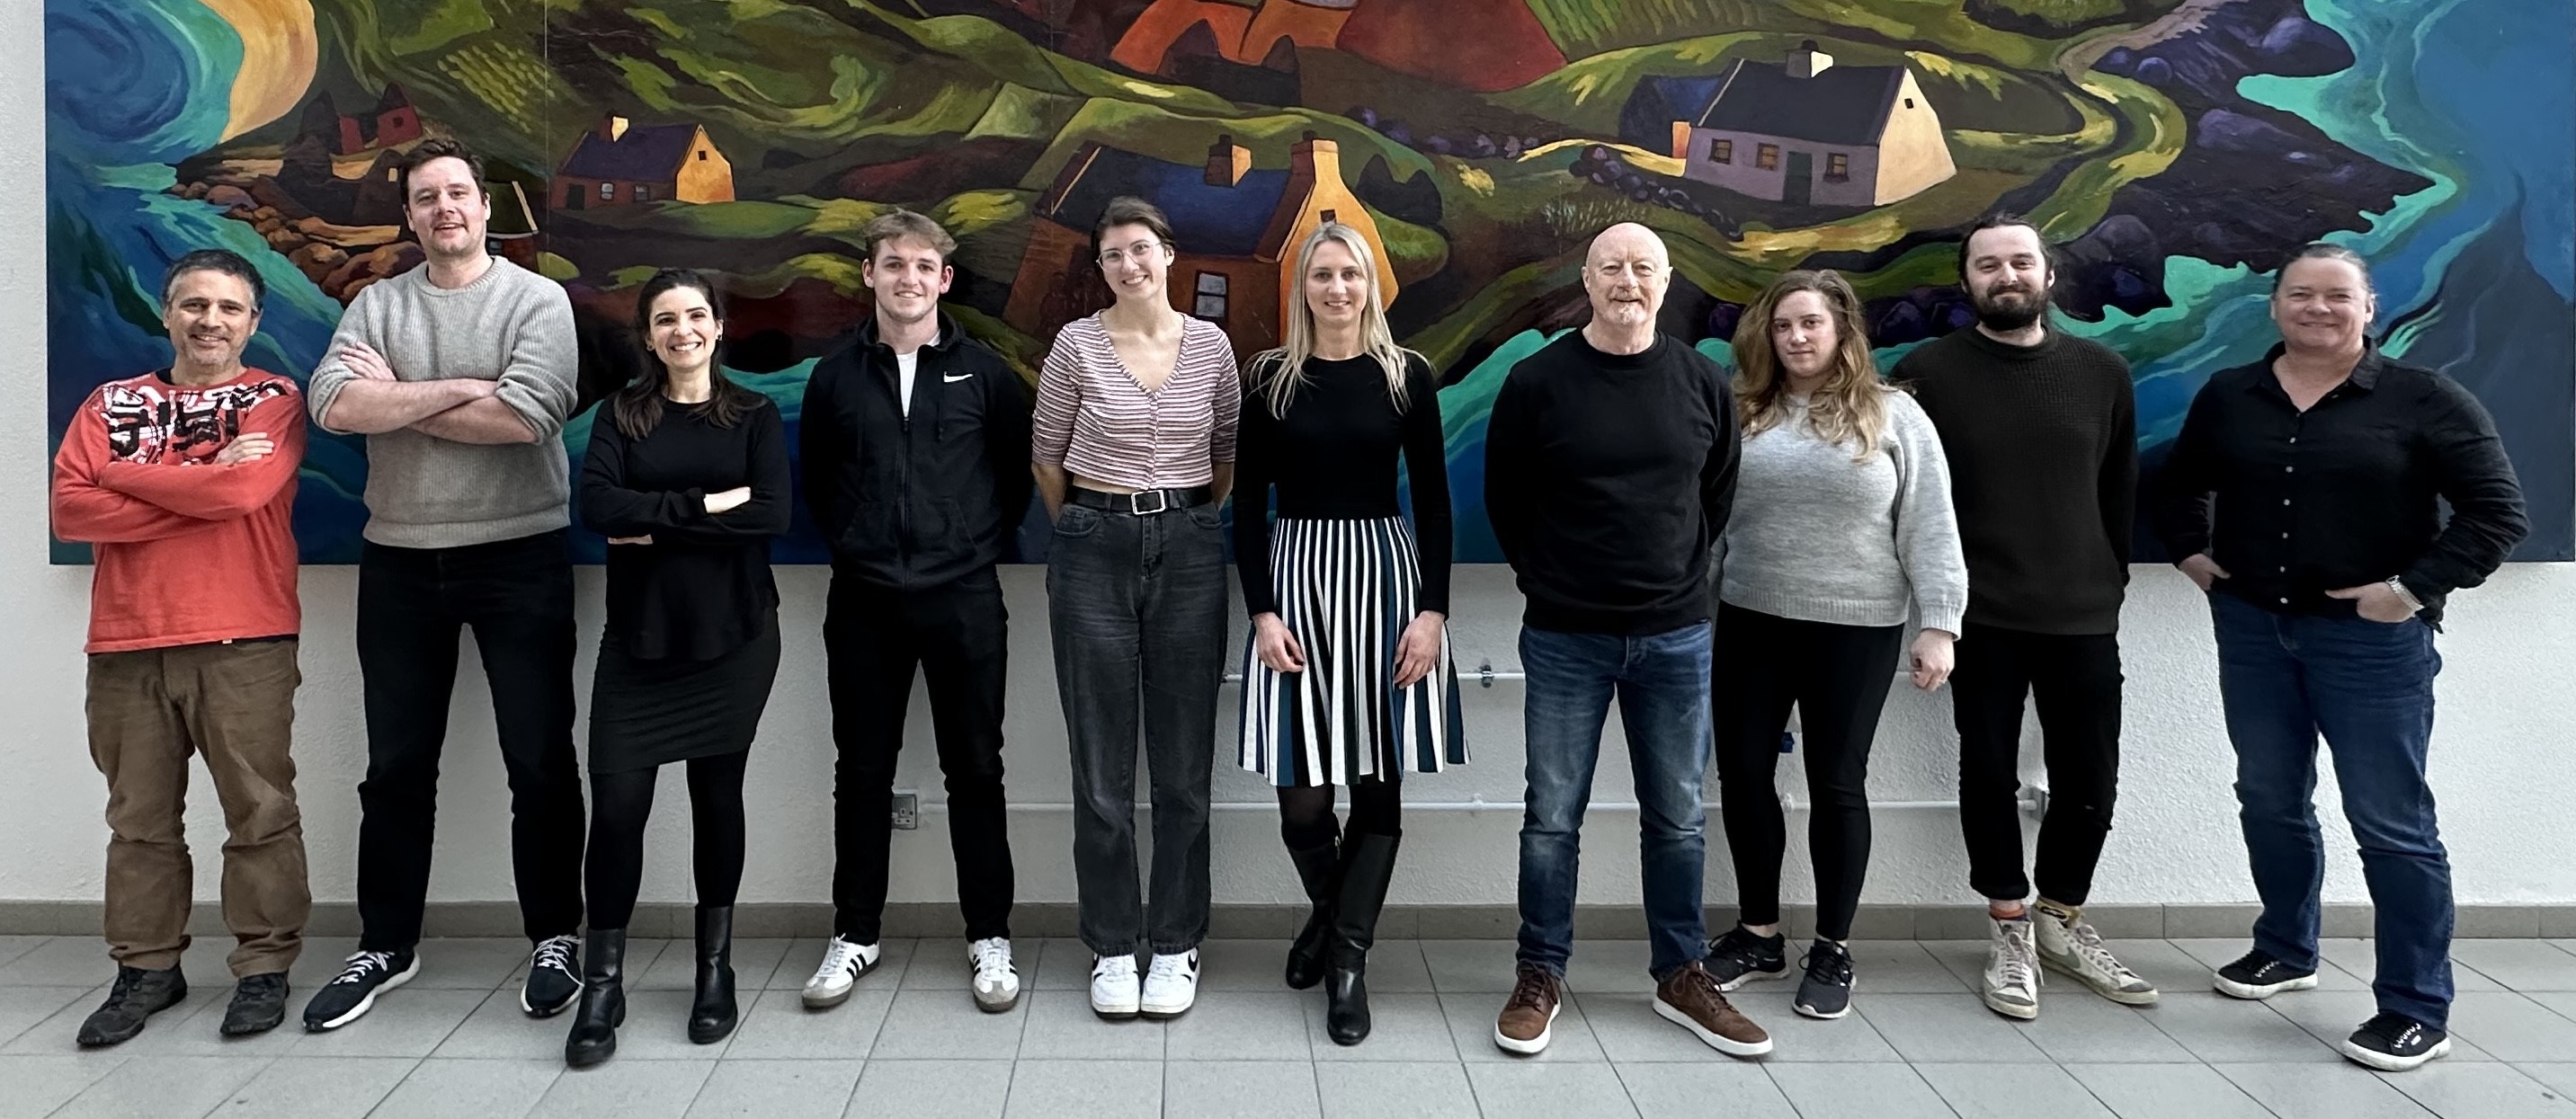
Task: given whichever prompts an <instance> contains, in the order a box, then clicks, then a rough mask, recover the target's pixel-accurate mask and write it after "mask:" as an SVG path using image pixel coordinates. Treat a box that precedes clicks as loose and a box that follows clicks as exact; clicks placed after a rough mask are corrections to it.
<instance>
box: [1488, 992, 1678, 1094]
mask: <svg viewBox="0 0 2576 1119" xmlns="http://www.w3.org/2000/svg"><path fill="white" fill-rule="evenodd" d="M1557 1007H1558V1009H1557V1012H1556V1023H1555V1025H1554V1026H1553V1027H1552V1028H1551V1030H1550V1031H1549V1037H1548V1043H1547V1048H1546V1049H1544V1050H1541V1051H1540V1052H1539V1053H1538V1054H1537V1055H1536V1056H1528V1057H1525V1056H1522V1055H1520V1054H1517V1053H1506V1052H1503V1051H1502V1049H1501V1048H1499V1047H1497V1046H1496V1045H1495V1044H1494V1017H1495V1015H1497V1014H1500V1013H1501V1012H1502V1009H1503V996H1501V995H1499V994H1465V995H1442V996H1440V1012H1441V1013H1442V1014H1444V1015H1447V1016H1448V1018H1449V1037H1450V1040H1451V1042H1452V1043H1454V1044H1455V1045H1457V1047H1458V1059H1460V1060H1462V1061H1465V1062H1467V1063H1469V1064H1480V1063H1485V1062H1491V1061H1516V1062H1518V1061H1533V1062H1539V1063H1545V1064H1559V1063H1578V1064H1579V1063H1595V1064H1597V1063H1599V1062H1602V1061H1606V1060H1608V1059H1609V1058H1608V1057H1607V1056H1605V1055H1604V1054H1603V1053H1602V1052H1601V1042H1600V1041H1599V1040H1597V1039H1595V1038H1594V1037H1593V1036H1592V1025H1591V1023H1590V1022H1588V1021H1586V1017H1587V1016H1586V1015H1585V1014H1584V1013H1583V1007H1582V1004H1581V1003H1579V1002H1576V1001H1575V1000H1572V999H1567V1000H1564V1001H1562V1002H1559V1003H1558V1004H1557ZM1612 1009H1613V1010H1614V1011H1616V1012H1618V1013H1627V1010H1625V1009H1622V1008H1616V1007H1614V1008H1612ZM1674 1028H1675V1029H1679V1028H1680V1027H1678V1026H1676V1027H1674ZM1479 1098H1481V1095H1480V1097H1479Z"/></svg>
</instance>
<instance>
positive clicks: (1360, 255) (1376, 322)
mask: <svg viewBox="0 0 2576 1119" xmlns="http://www.w3.org/2000/svg"><path fill="white" fill-rule="evenodd" d="M1328 241H1330V242H1337V243H1339V244H1340V245H1341V246H1342V247H1343V248H1344V249H1347V250H1349V251H1350V254H1351V259H1352V260H1355V261H1357V262H1359V267H1360V274H1361V275H1364V276H1367V277H1368V299H1367V300H1365V301H1363V302H1362V303H1361V304H1360V352H1361V353H1363V354H1366V355H1368V356H1369V357H1373V358H1376V359H1377V363H1378V365H1379V366H1380V367H1382V368H1384V369H1385V370H1386V395H1387V398H1388V399H1389V400H1392V401H1394V402H1395V407H1396V410H1397V411H1399V412H1400V411H1403V410H1404V407H1405V399H1404V397H1405V393H1404V369H1405V362H1406V359H1408V358H1419V357H1420V356H1421V355H1419V354H1416V353H1414V352H1413V351H1411V350H1408V349H1405V348H1404V347H1402V346H1398V345H1396V344H1395V332H1394V331H1392V330H1390V329H1388V327H1387V325H1386V299H1385V297H1384V295H1383V294H1382V293H1381V292H1380V291H1379V289H1378V284H1377V257H1376V254H1374V253H1372V252H1371V251H1370V250H1369V243H1368V238H1366V237H1363V236H1361V235H1360V231H1359V230H1356V229H1353V228H1351V227H1350V226H1347V225H1343V224H1342V223H1340V222H1325V223H1324V225H1323V227H1322V228H1320V229H1317V230H1316V231H1315V232H1314V233H1312V234H1309V235H1308V236H1307V238H1306V243H1305V244H1304V245H1302V246H1300V247H1299V248H1298V249H1297V289H1296V295H1295V296H1294V297H1293V298H1291V299H1289V300H1288V322H1287V329H1286V330H1285V331H1284V332H1283V333H1284V334H1285V335H1286V337H1285V338H1283V339H1281V344H1280V346H1279V348H1278V349H1275V350H1264V351H1262V352H1261V353H1259V354H1256V355H1254V356H1253V359H1252V361H1251V362H1250V363H1248V364H1247V365H1246V366H1245V367H1244V368H1245V379H1246V380H1247V381H1249V382H1250V383H1251V386H1252V391H1254V392H1255V393H1258V394H1260V395H1261V396H1262V397H1263V399H1264V400H1266V401H1267V402H1268V403H1269V405H1270V414H1271V415H1272V416H1274V417H1276V416H1286V415H1287V414H1288V404H1289V402H1290V401H1293V400H1295V399H1296V398H1297V388H1298V386H1300V385H1303V384H1305V383H1306V362H1307V361H1309V360H1311V359H1313V358H1314V356H1315V309H1314V308H1312V307H1309V306H1307V305H1306V274H1307V273H1308V272H1309V271H1311V270H1312V269H1313V268H1314V267H1315V251H1316V250H1318V249H1321V248H1323V247H1324V244H1325V242H1328Z"/></svg>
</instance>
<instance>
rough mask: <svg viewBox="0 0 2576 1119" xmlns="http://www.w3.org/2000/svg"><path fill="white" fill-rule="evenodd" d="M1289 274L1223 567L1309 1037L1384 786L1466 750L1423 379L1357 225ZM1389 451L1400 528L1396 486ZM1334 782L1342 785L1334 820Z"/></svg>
mask: <svg viewBox="0 0 2576 1119" xmlns="http://www.w3.org/2000/svg"><path fill="white" fill-rule="evenodd" d="M1297 273H1298V275H1299V277H1300V280H1299V286H1300V289H1301V297H1300V298H1297V299H1294V300H1291V301H1290V303H1289V307H1288V324H1287V326H1288V329H1287V338H1286V343H1287V344H1286V345H1283V346H1281V347H1280V348H1278V349H1275V350H1271V351H1268V352H1266V353H1263V354H1261V355H1260V356H1258V357H1255V358H1254V359H1253V360H1252V363H1251V366H1250V369H1249V371H1248V375H1247V377H1246V393H1245V397H1244V402H1243V427H1242V437H1241V442H1240V444H1239V450H1240V452H1241V454H1240V457H1239V459H1238V461H1237V465H1236V475H1235V478H1236V482H1237V484H1238V489H1237V490H1236V493H1237V495H1238V496H1237V498H1236V505H1235V513H1234V554H1235V564H1236V567H1237V569H1238V571H1239V573H1240V574H1241V576H1242V579H1243V600H1244V608H1245V609H1246V610H1247V611H1249V612H1250V613H1251V615H1252V635H1251V639H1250V641H1249V642H1248V643H1247V648H1246V649H1245V651H1244V666H1243V679H1244V685H1243V767H1244V768H1245V769H1249V770H1251V771H1253V772H1255V773H1259V774H1261V775H1263V776H1265V777H1268V778H1269V779H1270V781H1271V783H1272V784H1273V785H1276V786H1277V787H1278V789H1279V837H1280V839H1281V840H1282V841H1283V842H1285V843H1286V844H1287V846H1288V855H1289V858H1290V859H1291V860H1293V861H1294V862H1295V863H1296V865H1297V875H1298V877H1299V879H1301V880H1302V881H1303V882H1304V883H1305V887H1306V896H1307V897H1308V898H1310V899H1312V900H1313V902H1314V911H1313V913H1312V914H1311V915H1309V916H1308V918H1307V920H1306V927H1305V930H1304V931H1303V932H1300V933H1299V934H1298V935H1297V940H1296V942H1295V943H1294V944H1292V945H1291V946H1290V947H1289V950H1288V966H1287V981H1288V985H1289V986H1291V987H1296V988H1301V989H1302V988H1306V987H1312V986H1314V985H1315V984H1316V983H1317V982H1319V981H1323V982H1325V983H1326V988H1325V994H1326V997H1327V999H1328V1000H1329V1003H1330V1005H1329V1008H1328V1011H1327V1013H1326V1016H1325V1025H1326V1032H1327V1033H1329V1034H1331V1036H1332V1038H1333V1040H1334V1041H1335V1042H1338V1043H1340V1044H1343V1045H1356V1044H1359V1042H1360V1041H1361V1040H1362V1039H1364V1038H1366V1037H1367V1036H1368V1033H1369V1012H1368V990H1367V987H1366V984H1365V980H1364V978H1363V976H1364V973H1365V971H1366V963H1367V956H1368V949H1369V945H1370V944H1371V942H1372V941H1373V940H1374V939H1375V936H1376V930H1377V915H1378V909H1379V907H1380V906H1381V905H1382V904H1383V903H1384V902H1385V901H1386V889H1387V883H1388V880H1389V879H1390V878H1391V877H1392V876H1393V874H1394V872H1395V851H1396V846H1397V842H1398V840H1399V839H1400V838H1401V837H1402V835H1403V828H1402V827H1401V816H1400V805H1401V803H1402V797H1401V795H1400V793H1399V792H1398V784H1397V782H1398V781H1399V780H1400V779H1401V778H1402V776H1403V773H1404V771H1405V770H1407V769H1414V770H1419V771H1422V772H1425V773H1432V772H1438V771H1439V770H1440V768H1441V767H1442V766H1444V765H1459V764H1463V763H1465V762H1466V760H1467V747H1466V742H1465V740H1464V739H1463V738H1462V737H1461V736H1460V728H1459V713H1458V687H1457V679H1456V676H1455V675H1454V673H1453V672H1452V669H1451V664H1450V657H1449V639H1448V628H1447V622H1448V611H1449V550H1450V537H1449V472H1448V463H1447V460H1446V458H1445V456H1444V452H1443V450H1442V446H1443V444H1442V440H1441V433H1440V395H1439V390H1440V385H1439V381H1438V380H1437V379H1435V378H1434V377H1433V376H1432V374H1431V367H1430V364H1429V363H1428V362H1425V361H1424V360H1423V358H1422V355H1420V354H1417V353H1414V352H1412V351H1410V350H1405V349H1401V348H1398V347H1397V346H1396V344H1395V338H1394V336H1393V335H1392V334H1390V333H1389V332H1388V330H1387V325H1386V307H1385V304H1384V300H1383V297H1382V296H1381V295H1380V294H1379V291H1378V284H1377V269H1376V265H1375V261H1374V259H1373V253H1372V251H1371V250H1370V248H1369V244H1368V241H1367V239H1366V238H1363V237H1361V236H1360V234H1359V231H1357V230H1355V229H1352V228H1351V227H1350V226H1347V225H1341V224H1338V223H1327V224H1326V225H1325V226H1324V227H1323V228H1321V229H1318V230H1316V231H1315V232H1314V234H1313V235H1311V236H1309V237H1307V238H1306V242H1305V245H1304V246H1303V247H1302V248H1300V249H1299V250H1298V253H1297ZM1399 458H1400V459H1401V460H1402V462H1403V467H1404V470H1405V473H1406V475H1407V476H1408V477H1409V478H1410V480H1411V482H1412V493H1413V517H1414V520H1415V522H1416V523H1417V524H1419V525H1420V526H1421V532H1420V535H1419V537H1418V539H1417V537H1416V535H1415V533H1414V532H1412V531H1410V530H1408V529H1407V528H1406V527H1405V523H1404V516H1403V510H1402V508H1401V507H1400V506H1399V504H1398V502H1397V500H1396V467H1397V460H1398V459H1399ZM1274 490H1275V491H1276V492H1277V495H1278V513H1279V520H1278V523H1277V524H1276V525H1273V524H1272V522H1271V519H1270V509H1271V495H1272V493H1273V491H1274ZM1336 785H1344V786H1348V787H1349V788H1350V791H1351V793H1350V795H1351V821H1350V828H1349V829H1348V831H1347V833H1341V832H1340V829H1339V828H1338V827H1337V822H1336V821H1335V819H1334V817H1333V787H1334V786H1336Z"/></svg>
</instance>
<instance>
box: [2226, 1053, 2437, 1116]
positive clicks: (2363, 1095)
mask: <svg viewBox="0 0 2576 1119" xmlns="http://www.w3.org/2000/svg"><path fill="white" fill-rule="evenodd" d="M2210 1067H2212V1068H2215V1069H2217V1070H2218V1074H2219V1075H2220V1076H2224V1077H2226V1078H2227V1079H2228V1080H2230V1081H2232V1082H2234V1083H2235V1085H2236V1087H2237V1088H2238V1089H2240V1090H2242V1091H2243V1092H2244V1093H2245V1094H2246V1095H2248V1096H2252V1097H2254V1102H2256V1103H2259V1104H2262V1105H2263V1106H2264V1107H2266V1108H2269V1109H2271V1112H2272V1114H2274V1115H2277V1116H2280V1117H2281V1119H2424V1109H2423V1108H2422V1107H2419V1106H2417V1105H2416V1103H2415V1101H2413V1100H2410V1099H2408V1098H2406V1093H2404V1092H2400V1091H2398V1090H2397V1089H2395V1088H2391V1087H2389V1086H2388V1084H2387V1082H2386V1081H2383V1080H2381V1079H2380V1078H2379V1077H2377V1076H2375V1075H2373V1074H2372V1073H2371V1071H2370V1070H2369V1069H2366V1068H2363V1067H2361V1066H2360V1065H2356V1064H2352V1063H2351V1062H2348V1061H2347V1062H2344V1063H2341V1064H2336V1065H2329V1066H2318V1065H2310V1064H2295V1065H2236V1064H2219V1065H2212V1066H2210Z"/></svg>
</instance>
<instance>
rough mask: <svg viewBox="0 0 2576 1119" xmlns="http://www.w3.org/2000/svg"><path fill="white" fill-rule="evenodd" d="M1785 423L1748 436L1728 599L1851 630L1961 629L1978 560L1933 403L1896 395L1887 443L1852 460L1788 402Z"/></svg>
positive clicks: (1723, 580) (1731, 533)
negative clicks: (1909, 624) (1962, 539)
mask: <svg viewBox="0 0 2576 1119" xmlns="http://www.w3.org/2000/svg"><path fill="white" fill-rule="evenodd" d="M1789 405H1790V408H1789V412H1788V415H1787V416H1786V417H1785V418H1783V419H1782V421H1781V422H1780V424H1779V425H1778V426H1775V427H1773V428H1771V429H1770V430H1768V431H1764V432H1762V433H1761V434H1759V435H1755V436H1751V437H1748V438H1746V439H1745V440H1744V465H1743V468H1742V472H1741V473H1740V474H1738V476H1737V479H1736V488H1735V516H1734V517H1733V518H1732V519H1731V520H1729V521H1728V522H1727V525H1726V552H1725V559H1724V563H1723V569H1722V574H1721V576H1720V582H1719V586H1718V596H1719V597H1720V598H1721V599H1723V600H1725V601H1727V602H1729V603H1732V604H1734V605H1736V606H1739V607H1742V608H1744V609H1747V610H1758V611H1760V612H1762V613H1765V614H1771V615H1776V616H1778V617H1783V618H1794V619H1798V620H1800V621H1810V622H1832V623H1836V624H1839V625H1851V626H1895V625H1904V624H1905V623H1906V620H1907V617H1908V616H1909V614H1919V615H1920V618H1921V621H1920V624H1921V625H1922V626H1923V627H1924V628H1926V629H1939V630H1947V631H1949V632H1950V633H1953V634H1955V633H1957V632H1959V619H1960V615H1962V614H1964V613H1965V612H1966V611H1967V608H1968V565H1967V561H1966V560H1965V559H1964V558H1962V556H1961V554H1960V549H1959V521H1958V517H1957V516H1956V514H1954V513H1953V512H1952V511H1951V507H1950V468H1949V464H1948V461H1947V460H1946V459H1945V458H1944V457H1943V456H1942V454H1941V436H1940V433H1939V432H1937V431H1935V430H1934V429H1933V427H1932V421H1931V419H1930V418H1929V417H1927V416H1925V415H1924V414H1923V408H1922V406H1921V405H1918V404H1916V403H1915V402H1914V398H1913V397H1911V396H1908V395H1906V394H1904V393H1890V394H1889V397H1888V401H1887V431H1886V433H1885V435H1884V436H1883V437H1882V438H1881V439H1880V440H1879V444H1878V449H1877V450H1876V451H1875V452H1873V453H1872V454H1871V455H1870V456H1869V458H1868V459H1867V460H1865V461H1862V462H1853V461H1852V448H1851V446H1850V445H1849V444H1829V443H1826V442H1825V441H1824V440H1822V439H1820V438H1818V437H1817V435H1816V433H1815V431H1814V429H1813V428H1811V427H1810V426H1808V422H1807V410H1806V406H1805V403H1804V402H1803V401H1800V400H1798V399H1797V398H1795V397H1791V398H1789Z"/></svg>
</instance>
